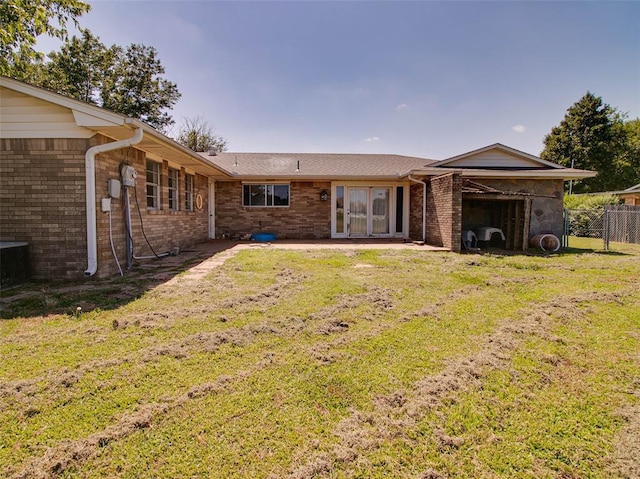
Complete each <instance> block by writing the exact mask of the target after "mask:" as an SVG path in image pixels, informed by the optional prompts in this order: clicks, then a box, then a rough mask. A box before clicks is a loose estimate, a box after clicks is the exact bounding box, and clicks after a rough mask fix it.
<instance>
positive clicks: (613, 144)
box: [540, 92, 640, 193]
mask: <svg viewBox="0 0 640 479" xmlns="http://www.w3.org/2000/svg"><path fill="white" fill-rule="evenodd" d="M635 122H637V120H634V121H633V122H629V123H631V126H627V124H626V123H625V122H624V116H623V115H622V114H620V113H619V112H618V111H617V110H616V109H615V108H613V107H612V106H610V105H608V104H606V103H604V102H603V101H602V98H601V97H596V96H595V95H594V94H593V93H591V92H587V93H586V94H585V95H584V96H583V97H582V98H581V99H580V100H579V101H577V102H576V103H574V104H573V105H572V106H571V107H570V108H569V109H568V110H567V114H566V115H565V117H564V119H563V120H562V122H561V123H560V125H559V126H556V127H554V128H553V129H552V130H551V132H550V133H549V134H548V135H547V136H546V137H545V139H544V144H545V148H544V150H543V151H542V153H541V154H540V157H541V158H542V159H545V160H548V161H554V162H556V163H559V164H561V165H563V166H570V167H575V168H580V169H588V170H595V171H597V172H598V173H599V174H598V176H596V177H595V178H588V179H585V180H581V181H578V182H576V183H575V184H574V191H575V192H579V193H581V192H597V191H612V190H616V189H623V188H625V187H627V186H629V185H630V184H633V183H634V181H635V180H637V179H638V177H639V176H640V156H639V155H638V152H639V151H640V150H639V149H638V148H637V147H636V148H635V149H634V148H633V147H632V146H630V143H629V140H628V138H629V134H628V133H629V131H635V130H634V128H637V127H636V126H635ZM637 143H638V142H637V141H636V144H637ZM635 182H637V181H635Z"/></svg>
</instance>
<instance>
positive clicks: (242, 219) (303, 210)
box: [216, 181, 331, 239]
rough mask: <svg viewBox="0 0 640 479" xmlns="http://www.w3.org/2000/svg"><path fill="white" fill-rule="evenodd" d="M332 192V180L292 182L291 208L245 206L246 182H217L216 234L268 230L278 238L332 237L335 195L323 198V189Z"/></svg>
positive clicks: (242, 234)
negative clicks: (243, 189)
mask: <svg viewBox="0 0 640 479" xmlns="http://www.w3.org/2000/svg"><path fill="white" fill-rule="evenodd" d="M322 190H326V191H327V192H329V193H330V192H331V183H330V182H328V181H318V182H301V181H295V182H291V184H290V190H289V205H290V206H289V207H288V208H261V207H244V206H242V183H241V182H240V181H221V182H217V183H216V237H220V236H221V235H223V234H228V235H230V236H231V237H242V236H244V235H248V234H251V233H255V232H259V231H264V232H269V233H273V234H275V235H276V236H277V237H278V238H295V239H322V238H330V237H331V198H329V200H328V201H321V200H320V192H321V191H322Z"/></svg>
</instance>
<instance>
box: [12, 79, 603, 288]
mask: <svg viewBox="0 0 640 479" xmlns="http://www.w3.org/2000/svg"><path fill="white" fill-rule="evenodd" d="M0 119H1V123H0V154H1V157H0V202H1V207H0V227H1V229H0V240H1V241H2V242H5V244H6V243H8V242H10V243H12V244H20V245H24V244H27V245H28V246H27V252H28V258H29V259H28V263H29V265H28V269H29V271H30V274H31V277H33V278H80V277H82V276H83V275H84V276H87V277H90V276H93V275H98V276H109V275H113V274H117V273H118V272H119V271H121V270H123V269H126V268H127V267H128V266H130V265H131V264H132V263H133V261H135V260H136V259H139V258H141V257H155V256H156V255H157V256H162V255H163V254H168V253H169V252H172V251H177V250H179V249H184V248H185V247H188V246H190V245H192V244H195V243H198V242H203V241H206V240H207V239H213V238H223V237H225V238H227V237H228V238H238V239H240V238H246V237H248V236H250V235H251V234H253V233H257V232H270V233H273V234H275V235H276V237H278V238H290V239H299V238H300V239H301V238H305V239H331V238H336V239H337V238H354V239H357V238H401V239H405V240H418V241H424V242H425V243H427V244H432V245H436V246H442V247H445V248H448V249H450V250H453V251H459V250H460V249H461V245H462V244H463V242H462V240H463V232H464V233H465V234H470V233H469V232H473V234H474V235H475V236H476V237H478V236H479V238H478V239H480V240H486V241H488V242H489V241H494V240H495V241H497V242H498V244H499V245H500V246H502V247H504V248H508V249H512V250H525V249H526V248H527V244H528V239H529V238H530V237H532V236H534V235H537V234H539V233H551V234H554V235H556V236H560V235H561V230H562V195H563V185H564V181H565V180H568V179H578V178H584V177H588V176H593V175H594V174H595V173H592V172H589V171H584V170H575V169H570V168H564V167H562V166H560V165H557V164H554V163H550V162H547V161H543V160H541V159H540V158H537V157H535V156H532V155H529V154H527V153H524V152H521V151H518V150H515V149H513V148H509V147H507V146H504V145H501V144H494V145H491V146H488V147H485V148H481V149H479V150H475V151H472V152H469V153H465V154H462V155H458V156H455V157H453V158H449V159H446V160H442V161H436V160H430V159H424V158H416V157H408V156H401V155H363V154H359V155H358V154H356V155H354V154H324V153H319V154H311V153H219V154H215V152H212V153H211V154H209V153H195V152H193V151H191V150H189V149H187V148H185V147H183V146H181V145H180V144H178V143H176V142H175V141H173V140H172V139H170V138H168V137H166V136H164V135H163V134H162V133H160V132H158V131H156V130H154V129H153V128H151V127H150V126H148V125H146V124H144V123H142V122H140V121H138V120H134V119H131V118H127V117H124V116H122V115H119V114H116V113H113V112H109V111H106V110H104V109H102V108H99V107H96V106H94V105H89V104H86V103H83V102H80V101H77V100H73V99H70V98H67V97H64V96H62V95H59V94H56V93H53V92H50V91H47V90H44V89H42V88H38V87H33V86H31V85H28V84H25V83H22V82H19V81H16V80H13V79H10V78H6V77H0Z"/></svg>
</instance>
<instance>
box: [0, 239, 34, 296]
mask: <svg viewBox="0 0 640 479" xmlns="http://www.w3.org/2000/svg"><path fill="white" fill-rule="evenodd" d="M28 248H29V243H23V242H18V241H3V242H0V287H2V288H5V287H7V286H12V285H14V284H18V283H23V282H25V281H27V280H28V279H29V252H28Z"/></svg>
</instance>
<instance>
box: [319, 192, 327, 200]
mask: <svg viewBox="0 0 640 479" xmlns="http://www.w3.org/2000/svg"><path fill="white" fill-rule="evenodd" d="M328 199H329V193H328V192H327V190H322V191H321V192H320V201H327V200H328Z"/></svg>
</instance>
